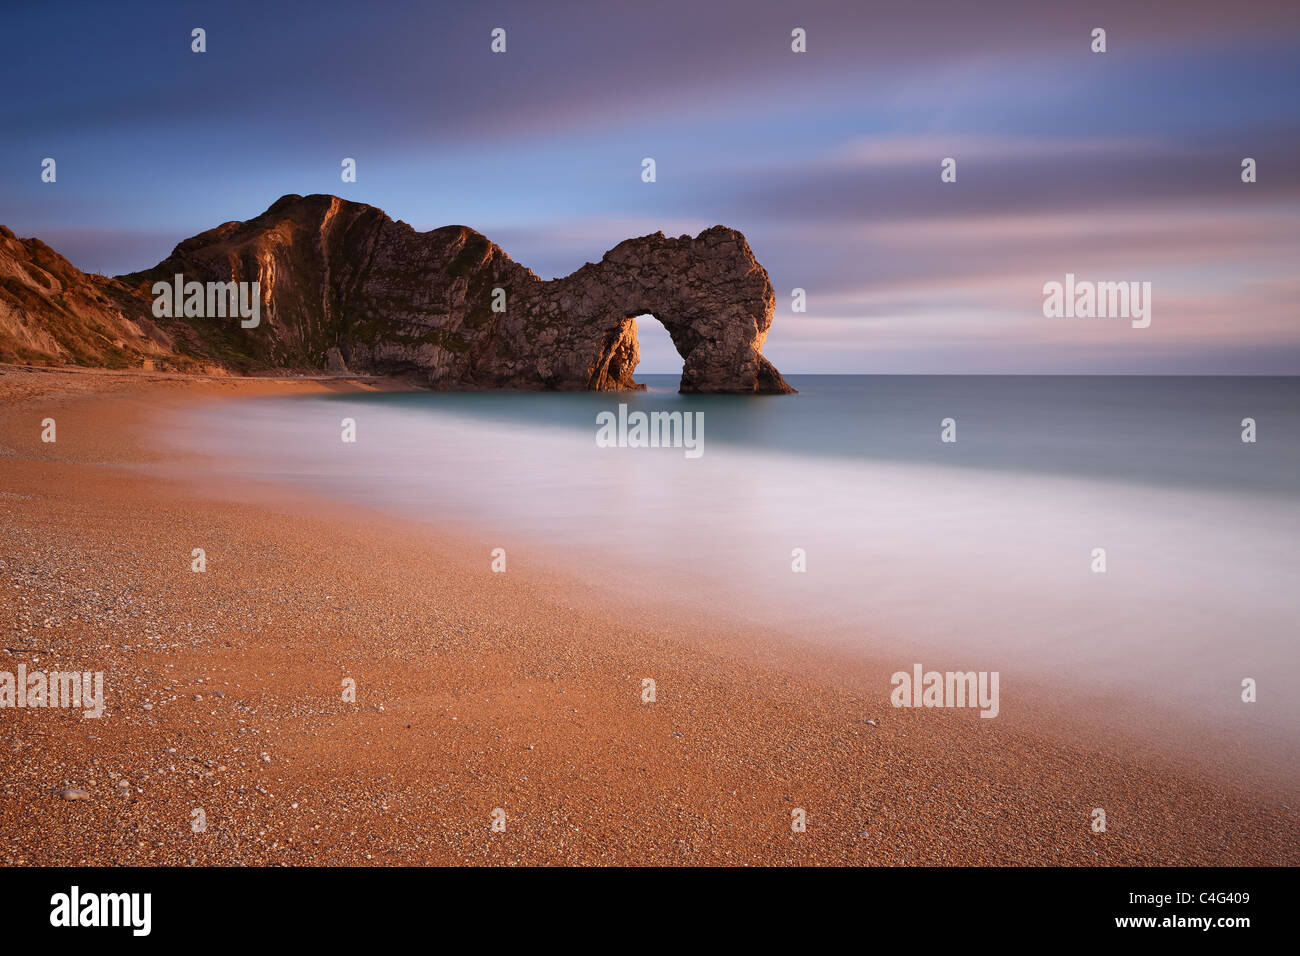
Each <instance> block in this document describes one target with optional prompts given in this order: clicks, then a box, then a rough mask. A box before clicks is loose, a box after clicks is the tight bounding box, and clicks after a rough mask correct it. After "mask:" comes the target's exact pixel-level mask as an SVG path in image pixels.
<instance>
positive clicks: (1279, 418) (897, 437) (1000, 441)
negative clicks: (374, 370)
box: [336, 375, 1300, 495]
mask: <svg viewBox="0 0 1300 956" xmlns="http://www.w3.org/2000/svg"><path fill="white" fill-rule="evenodd" d="M788 378H789V381H790V383H791V384H792V385H794V386H795V387H796V388H798V389H799V391H800V394H799V395H797V396H793V397H789V396H732V395H711V396H701V395H681V394H678V392H677V376H675V375H640V376H638V377H637V379H638V381H642V382H645V383H646V384H648V385H649V386H650V390H649V391H648V392H644V393H636V392H627V393H620V394H619V396H618V398H617V399H616V400H615V399H614V398H613V397H611V395H610V394H609V393H589V392H588V393H554V394H548V395H545V396H538V395H537V394H535V393H519V392H494V393H436V394H429V393H419V394H378V393H376V394H372V395H369V396H367V397H366V398H365V399H364V400H363V404H374V405H376V406H391V407H394V408H402V409H423V410H427V411H428V412H430V413H446V414H454V415H460V416H471V417H475V418H482V419H486V420H492V421H512V422H517V423H521V424H531V425H535V426H554V427H560V428H574V429H580V430H584V431H585V430H590V429H592V427H593V424H592V423H593V422H594V417H595V414H596V413H597V412H598V411H600V410H602V409H607V408H611V407H612V406H614V405H616V404H617V402H626V403H627V404H628V406H629V408H631V409H646V410H649V409H659V410H669V411H671V410H674V409H682V410H691V411H696V410H699V411H704V412H705V413H706V415H705V420H706V422H707V426H706V427H707V441H708V442H709V443H713V444H715V445H728V446H735V447H741V448H748V449H757V450H762V451H767V452H773V453H781V454H787V455H797V456H801V455H813V456H819V457H822V456H827V457H835V458H848V459H861V460H865V461H898V462H917V463H927V464H934V465H942V466H945V467H958V468H993V469H1015V470H1021V471H1034V472H1042V473H1047V474H1057V475H1069V476H1075V477H1091V478H1100V479H1113V480H1119V481H1131V482H1142V483H1148V484H1156V485H1167V486H1180V487H1204V486H1211V487H1221V488H1227V489H1232V490H1234V491H1242V492H1246V491H1252V492H1268V493H1277V494H1283V495H1296V494H1300V379H1297V378H1240V377H1237V378H1232V377H1222V378H1210V377H1199V378H1198V377H1127V376H1078V377H1074V376H1058V377H1048V376H893V375H883V376H871V375H802V376H800V375H792V376H789V377H788ZM336 400H337V401H339V402H344V403H349V402H353V401H356V399H355V398H353V397H351V396H348V397H344V396H339V397H337V398H336ZM949 417H951V418H954V419H955V420H956V422H957V441H956V442H955V443H951V444H945V443H942V442H940V440H939V431H940V422H941V420H942V419H944V418H949ZM1247 417H1249V418H1253V419H1255V421H1256V423H1257V429H1258V441H1257V442H1256V443H1255V444H1253V445H1247V444H1243V443H1242V442H1241V439H1240V436H1241V431H1242V427H1241V421H1242V419H1243V418H1247Z"/></svg>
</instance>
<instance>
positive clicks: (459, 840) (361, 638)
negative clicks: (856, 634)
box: [0, 366, 1300, 866]
mask: <svg viewBox="0 0 1300 956" xmlns="http://www.w3.org/2000/svg"><path fill="white" fill-rule="evenodd" d="M391 384H392V383H386V382H384V381H383V380H378V379H365V378H359V377H351V378H347V377H334V378H329V377H320V378H300V379H272V378H255V379H239V378H201V377H190V376H183V375H176V374H165V375H164V374H157V373H111V372H80V371H79V372H69V371H66V370H44V369H42V370H37V369H26V368H22V367H17V366H4V367H0V477H2V478H3V481H2V482H0V513H2V514H3V515H4V523H5V525H6V533H5V534H4V536H3V543H2V544H0V549H2V550H0V560H2V561H3V566H2V568H0V570H2V571H3V578H2V579H0V587H3V588H4V593H5V594H6V600H5V601H4V602H3V611H2V612H0V615H2V616H0V627H3V629H4V632H5V635H6V640H5V642H4V646H5V647H6V648H7V650H6V651H5V653H4V655H2V656H0V670H5V669H7V668H12V667H13V666H16V665H17V663H19V661H20V660H21V661H22V662H25V663H26V665H27V666H28V667H29V668H38V667H39V668H46V669H50V670H55V669H60V668H71V667H76V668H78V669H80V670H85V671H92V670H93V671H103V673H104V674H105V686H106V692H107V693H106V696H107V711H106V713H105V715H104V716H103V717H102V718H100V719H97V720H96V719H87V718H83V717H82V716H81V715H80V713H77V712H66V711H59V710H53V709H45V710H4V711H0V759H3V761H4V763H5V764H6V765H7V768H8V769H7V772H6V773H5V774H4V782H3V784H0V829H3V831H4V832H5V834H6V837H7V839H6V841H5V846H4V848H3V850H0V861H2V862H4V863H6V864H8V865H18V864H40V865H54V864H78V863H82V862H85V863H89V864H167V863H173V864H174V863H191V862H193V863H197V864H223V863H251V864H309V863H317V864H325V863H333V864H345V865H352V864H454V863H467V862H468V863H489V864H505V865H510V864H568V863H599V864H632V865H638V864H790V863H794V864H918V863H919V864H926V863H928V864H963V863H964V864H972V865H997V864H1059V865H1086V866H1092V865H1108V864H1138V865H1142V864H1156V865H1165V864H1181V865H1195V864H1205V865H1237V864H1266V865H1294V864H1295V863H1296V862H1298V861H1300V840H1298V839H1297V836H1296V833H1297V828H1296V826H1295V815H1294V810H1292V809H1289V808H1290V807H1293V806H1294V805H1295V803H1294V797H1295V796H1296V791H1295V786H1294V785H1295V777H1294V768H1279V770H1278V772H1277V773H1276V774H1268V773H1263V772H1261V773H1259V774H1257V775H1255V776H1253V777H1251V776H1243V775H1242V774H1241V772H1240V768H1236V767H1222V768H1216V767H1212V766H1204V765H1200V764H1197V763H1195V762H1194V761H1191V760H1189V759H1185V758H1180V756H1179V755H1177V754H1163V753H1158V752H1154V751H1152V750H1150V749H1146V748H1144V746H1143V744H1142V743H1141V741H1140V740H1138V739H1137V738H1135V737H1133V736H1131V735H1128V736H1126V735H1124V734H1121V733H1119V732H1117V731H1115V730H1114V729H1113V727H1109V726H1106V725H1104V724H1098V723H1097V722H1095V721H1093V720H1091V719H1090V716H1089V714H1088V713H1086V712H1081V711H1079V710H1078V709H1077V705H1072V706H1075V709H1074V710H1072V711H1071V710H1069V709H1065V710H1063V709H1061V708H1052V707H1050V706H1048V705H1047V702H1046V701H1045V700H1044V701H1042V702H1040V703H1038V704H1034V705H1027V706H1024V707H1023V708H1022V709H1021V713H1020V714H1019V715H1018V716H1013V717H1012V718H1010V719H1004V718H999V719H998V720H991V721H990V720H981V719H979V717H978V714H977V713H976V712H974V711H966V712H954V711H937V710H925V711H920V710H918V711H909V710H898V709H894V708H891V706H890V704H889V693H888V692H889V686H888V684H887V673H888V671H885V670H883V668H884V667H885V665H884V663H883V661H881V660H873V659H872V656H871V654H870V653H869V652H864V653H863V654H859V655H856V656H852V657H850V656H846V652H844V651H842V650H831V649H826V648H818V647H814V646H811V645H809V644H807V643H800V642H799V641H797V640H791V639H790V636H789V635H788V634H781V633H777V632H771V633H762V632H756V631H753V630H749V629H740V628H736V627H735V626H734V625H728V623H727V622H726V621H725V620H721V619H713V618H710V617H708V616H705V615H695V614H691V615H683V614H681V613H677V614H674V613H672V611H671V609H668V610H664V611H663V612H662V613H659V614H655V613H654V609H653V608H647V607H643V606H633V605H630V604H628V603H627V602H626V601H625V600H623V599H621V598H620V599H618V600H613V599H611V597H610V595H609V594H607V593H605V592H602V591H601V590H599V589H596V588H593V587H591V586H590V585H584V584H580V583H578V582H575V581H572V580H569V579H567V578H565V577H564V576H563V575H562V574H560V573H557V572H554V571H552V570H548V568H547V566H546V563H545V561H544V560H542V559H539V560H537V561H529V560H528V558H529V557H530V556H529V555H528V553H527V552H526V551H525V552H524V553H522V554H520V555H519V556H518V558H516V556H515V554H514V552H513V551H512V553H511V564H510V570H509V571H508V572H507V573H505V574H494V573H492V572H491V570H490V555H489V551H490V548H488V547H487V546H486V545H485V544H484V543H483V542H481V541H474V540H469V539H466V538H465V537H464V536H463V535H459V533H456V534H453V533H450V532H447V531H445V530H440V529H436V528H427V527H413V526H412V525H411V524H410V523H408V522H403V521H401V520H400V519H398V518H395V517H392V516H386V515H382V514H380V513H378V512H372V511H368V510H367V509H362V508H356V507H352V506H347V505H343V504H339V503H336V502H329V501H325V500H323V499H316V498H313V497H312V496H310V495H307V494H305V493H302V492H300V491H296V490H294V489H290V488H285V487H274V486H269V485H266V484H265V483H261V482H249V483H247V484H246V485H241V486H240V487H237V488H231V487H224V488H221V487H214V482H213V481H211V480H209V481H208V482H206V483H205V481H204V480H203V476H202V467H201V462H198V461H197V460H196V459H194V458H190V459H188V460H187V459H185V458H184V457H183V456H179V455H172V454H171V453H169V452H167V451H166V450H165V449H164V448H163V447H161V446H160V444H159V443H156V442H152V441H150V440H149V436H148V434H147V428H148V422H149V421H150V420H151V416H152V415H154V414H156V413H157V412H158V410H159V409H162V408H175V407H181V406H183V405H185V404H186V403H195V402H210V401H218V400H224V399H228V398H231V397H236V396H238V397H255V396H257V395H288V394H304V395H308V394H317V393H321V392H325V391H347V390H360V389H376V388H385V387H389V386H390V385H391ZM46 417H53V418H54V419H55V420H56V421H57V427H58V440H57V441H56V442H54V443H49V444H47V443H43V442H42V441H41V440H40V433H41V421H42V420H43V419H44V418H46ZM200 547H201V548H203V549H204V551H205V555H206V561H207V570H206V571H205V572H204V573H202V574H198V573H194V572H193V571H191V569H190V568H191V554H192V550H193V549H194V548H200ZM878 657H879V655H878ZM846 662H848V663H846ZM647 678H648V679H652V680H654V682H655V690H656V700H655V701H654V702H653V703H644V702H643V700H642V693H643V690H642V688H643V683H642V682H643V680H644V679H647ZM347 680H352V681H354V682H355V686H356V701H355V702H350V701H345V700H344V699H342V693H341V688H342V685H343V684H344V682H345V681H347ZM1040 693H1041V696H1043V697H1046V695H1047V693H1048V690H1047V689H1044V690H1043V691H1041V692H1040ZM1103 703H1104V702H1103ZM146 705H147V707H148V709H146ZM994 725H996V726H994ZM1189 749H1190V750H1195V749H1196V748H1195V744H1194V743H1192V744H1191V745H1190V746H1189ZM122 780H126V781H128V783H129V785H128V786H121V785H120V783H121V781H122ZM68 788H76V789H80V790H85V791H86V792H87V794H89V799H87V800H65V799H62V798H60V796H59V793H60V791H63V790H65V789H68ZM1095 808H1103V809H1105V812H1106V817H1107V830H1106V832H1104V833H1096V832H1093V830H1092V827H1091V825H1090V823H1091V819H1092V817H1091V815H1092V813H1093V810H1094V809H1095ZM498 809H500V810H501V811H504V819H505V821H506V824H505V830H504V832H494V831H493V830H492V829H491V824H492V821H493V819H494V813H495V811H497V810H498ZM797 809H802V810H804V811H805V812H806V816H807V831H806V832H794V831H792V829H791V817H792V811H793V810H797ZM196 810H199V811H202V818H203V820H204V821H205V829H204V830H203V831H202V832H196V831H195V830H194V822H195V820H196V819H197V818H196V817H195V815H194V813H195V811H196Z"/></svg>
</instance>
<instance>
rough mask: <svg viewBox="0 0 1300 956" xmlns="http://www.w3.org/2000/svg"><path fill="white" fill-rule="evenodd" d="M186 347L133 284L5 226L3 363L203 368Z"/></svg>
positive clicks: (0, 276)
mask: <svg viewBox="0 0 1300 956" xmlns="http://www.w3.org/2000/svg"><path fill="white" fill-rule="evenodd" d="M182 352H183V342H178V341H177V338H176V336H175V334H173V331H172V330H167V329H164V328H163V327H162V326H160V325H159V324H158V323H155V322H154V321H153V320H152V318H151V316H150V312H149V310H148V309H147V308H144V307H143V304H142V303H141V301H140V299H139V296H138V295H136V294H135V293H134V292H133V291H132V290H131V289H130V288H128V287H127V286H125V285H123V284H122V283H120V282H118V281H116V280H114V279H110V278H107V277H106V276H100V275H88V274H86V273H84V272H81V271H80V270H79V269H77V268H76V266H74V265H73V264H72V263H70V262H68V260H67V259H64V258H63V257H62V256H61V255H59V254H58V253H57V252H55V251H54V250H53V249H51V248H50V247H49V246H47V245H46V244H45V243H43V242H41V241H40V240H39V239H19V238H18V237H17V236H15V235H14V234H13V233H12V232H11V231H10V230H8V229H6V228H5V227H4V226H0V362H37V363H41V364H64V365H89V366H100V367H105V368H127V367H130V366H141V365H142V364H144V363H145V362H146V361H154V360H159V361H174V362H175V364H178V365H182V366H183V367H185V368H198V367H199V363H197V362H195V361H193V360H191V359H190V358H188V357H187V358H184V359H182Z"/></svg>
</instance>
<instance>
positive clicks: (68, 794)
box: [59, 787, 90, 800]
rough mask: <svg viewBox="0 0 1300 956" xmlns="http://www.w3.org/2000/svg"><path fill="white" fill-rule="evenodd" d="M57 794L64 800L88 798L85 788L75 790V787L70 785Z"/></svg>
mask: <svg viewBox="0 0 1300 956" xmlns="http://www.w3.org/2000/svg"><path fill="white" fill-rule="evenodd" d="M59 796H61V797H62V798H63V799H64V800H89V799H90V794H89V793H87V792H86V791H85V790H77V789H76V788H75V787H70V788H69V789H67V790H63V791H61V792H60V793H59Z"/></svg>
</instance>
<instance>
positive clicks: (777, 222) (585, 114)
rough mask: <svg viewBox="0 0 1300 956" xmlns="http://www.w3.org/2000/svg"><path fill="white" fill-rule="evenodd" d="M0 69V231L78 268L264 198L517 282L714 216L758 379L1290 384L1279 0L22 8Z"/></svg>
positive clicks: (1290, 286)
mask: <svg viewBox="0 0 1300 956" xmlns="http://www.w3.org/2000/svg"><path fill="white" fill-rule="evenodd" d="M196 27H201V28H203V29H204V30H205V31H206V45H207V50H206V52H204V53H195V52H193V51H192V50H191V42H192V41H191V31H192V29H194V28H196ZM498 27H500V28H503V29H504V30H505V31H506V52H505V53H493V52H492V50H491V41H492V36H491V34H492V31H493V29H494V28H498ZM1098 27H1100V28H1103V29H1105V31H1106V46H1107V49H1106V52H1104V53H1095V52H1093V51H1092V49H1091V46H1092V43H1093V38H1092V32H1093V30H1094V29H1095V28H1098ZM795 28H802V29H803V30H805V31H806V36H807V41H806V45H807V51H806V52H803V53H796V52H794V51H793V50H792V49H791V44H792V38H791V31H792V30H794V29H795ZM0 80H2V81H3V89H4V90H5V95H4V97H3V100H2V101H0V223H3V224H5V225H7V226H9V227H10V228H11V229H13V230H14V231H15V232H16V233H17V234H18V235H20V236H33V235H34V236H38V237H40V238H41V239H43V240H44V241H46V242H47V243H49V244H50V245H51V246H53V247H54V248H55V249H56V250H57V251H59V252H61V253H63V254H64V255H65V256H67V257H68V258H69V259H70V260H71V261H72V262H73V264H74V265H76V266H78V267H80V268H81V269H83V270H86V271H93V272H103V273H106V274H120V273H123V272H127V271H134V270H137V269H142V268H145V267H148V266H151V265H153V264H155V263H157V262H158V261H160V260H161V259H163V258H165V257H166V256H167V254H168V253H169V252H170V251H171V249H172V247H173V246H175V245H176V243H178V242H180V241H181V240H182V239H185V238H187V237H189V236H191V235H194V234H195V233H198V232H201V231H203V230H205V229H209V228H211V227H213V226H215V225H217V224H219V223H222V222H226V221H229V220H232V219H248V218H251V217H253V216H256V215H258V214H259V213H261V212H262V211H263V210H265V209H266V207H268V206H269V205H271V203H272V202H274V201H275V200H276V199H277V198H278V197H279V196H281V195H284V194H286V193H300V194H304V195H305V194H308V193H318V192H323V193H333V194H335V195H339V196H342V197H344V198H345V199H351V200H356V201H359V202H365V203H370V204H372V205H375V206H378V207H380V208H382V209H384V210H385V211H386V212H388V214H389V215H391V216H392V217H393V218H395V219H401V220H404V221H406V222H408V223H410V224H411V225H412V226H414V227H415V228H417V229H421V230H424V229H432V228H436V227H438V226H443V225H450V224H464V225H468V226H471V227H473V228H475V229H478V230H479V231H480V232H483V233H484V234H486V235H487V236H488V237H489V238H491V239H493V240H494V241H495V242H497V243H498V244H499V245H501V246H502V247H503V248H504V249H505V250H506V252H507V253H509V254H510V256H511V257H512V258H514V259H515V260H516V261H518V262H521V263H523V264H524V265H527V266H529V267H530V268H532V269H534V270H535V271H536V272H537V273H539V274H540V275H542V276H543V277H544V278H551V277H554V276H560V275H566V274H568V273H570V272H572V271H574V270H575V269H577V268H578V267H579V266H581V265H582V264H583V263H584V262H586V261H589V260H590V261H597V260H599V259H600V257H601V256H602V255H603V254H604V252H605V251H606V250H607V249H609V248H611V247H613V246H614V245H616V244H617V243H618V242H619V241H621V240H623V239H625V238H628V237H631V236H640V235H645V234H648V233H652V232H655V231H657V230H662V231H663V232H665V233H666V234H668V235H681V234H684V233H690V234H692V235H693V234H696V233H698V232H699V231H700V230H702V229H704V228H707V227H708V226H711V225H714V224H717V223H721V224H723V225H727V226H731V227H734V228H736V229H739V230H741V231H742V232H743V233H744V234H745V235H746V237H747V238H748V240H749V242H750V245H751V247H752V248H753V250H754V253H755V255H756V256H757V257H758V260H759V261H760V262H761V263H762V264H763V265H764V266H765V267H766V269H767V270H768V272H769V274H770V275H771V277H772V283H773V286H774V288H775V290H776V296H777V309H776V317H775V320H774V323H773V328H772V331H771V333H770V335H769V338H768V341H767V345H766V347H765V349H764V352H765V354H766V355H767V356H768V357H769V358H770V359H771V360H772V362H773V363H774V364H775V365H776V366H777V367H778V368H779V369H781V370H782V371H783V372H785V373H807V372H849V373H863V372H865V373H910V374H921V373H972V374H1017V373H1043V374H1064V373H1142V374H1300V306H1298V305H1297V303H1298V302H1300V275H1298V274H1297V264H1300V4H1297V3H1295V2H1294V0H1287V2H1274V0H1245V2H1236V3H1224V2H1221V0H1213V2H1204V0H1177V2H1174V0H1158V2H1136V0H1121V2H1114V0H1093V2H1088V3H1076V2H1059V0H1033V2H1016V0H987V2H980V3H970V2H964V0H959V2H936V0H897V2H872V3H868V2H864V0H852V2H849V0H845V2H839V0H820V2H819V0H798V2H772V0H689V2H681V0H654V2H648V3H630V2H619V3H615V2H611V0H603V2H590V3H587V2H564V0H548V2H545V3H540V2H535V0H534V2H520V3H506V2H491V0H480V2H473V3H471V2H468V0H465V2H433V0H425V2H421V3H397V2H392V3H386V2H382V0H376V2H368V3H346V4H344V3H326V2H312V3H292V2H283V3H274V4H272V3H265V2H262V3H244V2H232V0H222V2H214V3H153V4H149V3H133V2H127V0H119V2H115V3H112V4H103V3H84V4H81V3H67V2H65V3H55V2H46V3H39V4H25V5H22V6H18V5H12V6H11V7H10V9H6V10H5V11H4V16H3V18H0ZM46 157H50V158H54V159H55V160H56V163H57V179H56V181H55V182H53V183H49V182H42V180H41V170H42V166H41V164H42V160H43V159H44V158H46ZM344 157H351V158H354V159H355V160H356V163H357V176H356V182H343V181H342V180H341V177H340V170H341V167H340V164H341V161H342V159H343V158H344ZM646 157H651V158H653V159H654V160H655V165H656V181H655V182H653V183H646V182H643V181H642V160H643V159H644V158H646ZM947 157H951V158H954V159H955V160H956V161H957V163H956V169H957V177H956V181H955V182H941V180H940V163H941V161H942V160H943V159H945V158H947ZM1246 157H1250V158H1253V159H1254V160H1255V161H1256V164H1257V166H1256V168H1257V181H1256V182H1253V183H1243V182H1242V179H1241V163H1242V160H1243V159H1244V158H1246ZM1067 273H1073V274H1074V275H1076V276H1077V277H1078V278H1079V279H1080V280H1092V281H1136V282H1150V283H1151V290H1152V291H1151V324H1150V326H1149V327H1147V328H1141V329H1139V328H1133V327H1132V325H1131V323H1130V322H1129V321H1128V320H1125V319H1113V318H1104V319H1103V318H1046V317H1044V315H1043V303H1044V292H1043V287H1044V284H1045V283H1048V282H1053V281H1057V282H1061V281H1064V278H1065V275H1066V274H1067ZM796 288H799V289H803V290H805V295H806V303H807V308H806V311H805V312H795V311H793V308H792V303H793V296H792V293H793V290H794V289H796ZM641 340H642V353H643V360H642V365H641V367H640V371H642V372H657V371H673V372H675V371H678V370H680V368H681V360H680V358H679V357H678V356H677V355H676V354H675V353H674V352H673V350H672V346H671V343H670V342H669V341H668V339H667V335H666V333H665V332H664V331H663V329H662V327H660V326H658V324H657V323H654V322H643V323H642V336H641Z"/></svg>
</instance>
